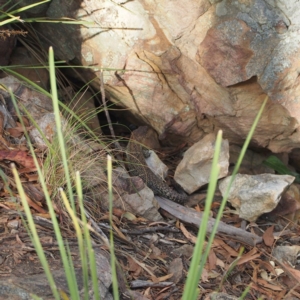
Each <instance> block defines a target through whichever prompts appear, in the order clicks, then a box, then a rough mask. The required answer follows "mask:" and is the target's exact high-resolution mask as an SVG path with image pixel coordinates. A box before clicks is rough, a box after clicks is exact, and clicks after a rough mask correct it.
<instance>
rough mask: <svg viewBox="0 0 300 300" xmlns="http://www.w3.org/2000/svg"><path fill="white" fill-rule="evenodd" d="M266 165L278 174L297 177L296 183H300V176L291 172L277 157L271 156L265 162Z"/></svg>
mask: <svg viewBox="0 0 300 300" xmlns="http://www.w3.org/2000/svg"><path fill="white" fill-rule="evenodd" d="M263 164H264V165H266V166H268V167H269V168H271V169H273V170H275V171H276V172H277V173H278V174H281V175H291V176H294V177H296V179H295V182H297V183H300V174H299V173H297V172H293V171H291V170H290V169H289V168H288V167H287V166H286V165H285V164H284V163H283V162H282V161H281V160H280V159H279V158H278V157H277V156H275V155H270V156H269V157H268V158H267V159H266V160H265V161H264V162H263Z"/></svg>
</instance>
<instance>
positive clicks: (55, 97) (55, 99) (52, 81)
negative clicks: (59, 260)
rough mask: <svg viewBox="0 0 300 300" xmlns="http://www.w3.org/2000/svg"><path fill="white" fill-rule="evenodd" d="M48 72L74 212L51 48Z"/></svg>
mask: <svg viewBox="0 0 300 300" xmlns="http://www.w3.org/2000/svg"><path fill="white" fill-rule="evenodd" d="M49 72H50V86H51V93H52V102H53V111H54V115H55V124H56V132H57V137H58V141H59V145H60V154H61V158H62V163H63V167H64V173H65V176H66V181H67V188H68V195H69V200H70V201H71V206H72V209H73V211H75V202H74V195H73V189H72V180H71V177H70V170H69V165H68V159H67V153H66V146H65V140H64V136H63V131H62V121H61V118H60V110H59V104H58V95H57V88H56V77H55V64H54V52H53V49H52V47H50V48H49Z"/></svg>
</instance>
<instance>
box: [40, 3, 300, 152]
mask: <svg viewBox="0 0 300 300" xmlns="http://www.w3.org/2000/svg"><path fill="white" fill-rule="evenodd" d="M47 16H48V17H50V18H55V17H56V18H57V17H61V16H69V17H75V18H80V19H82V20H85V21H88V22H90V23H89V24H85V25H86V26H85V27H84V26H82V27H80V28H79V26H78V25H77V27H76V25H74V26H72V25H63V24H42V25H37V26H38V27H37V28H38V29H39V30H40V31H42V33H43V35H44V36H46V40H47V42H45V43H46V44H47V45H50V44H51V45H53V46H54V49H55V53H56V54H57V56H58V57H59V58H60V59H64V60H67V61H73V62H77V63H82V64H83V65H96V66H99V67H100V66H102V67H103V68H110V69H113V70H106V71H105V73H104V80H105V85H106V90H107V91H108V92H109V94H110V97H111V99H112V100H113V101H115V102H117V103H119V104H121V105H122V106H124V107H128V108H129V109H130V111H131V112H132V114H134V115H136V116H138V118H139V119H141V120H143V121H145V122H146V123H148V124H149V125H151V126H152V127H153V128H155V129H156V130H157V132H158V133H159V134H160V135H161V137H168V138H169V141H170V142H171V143H174V144H175V143H179V142H181V141H183V140H185V141H191V142H195V141H198V140H199V139H200V138H201V137H202V136H203V135H204V134H206V133H210V132H213V131H216V130H217V129H219V128H222V129H223V130H224V137H225V138H228V139H229V141H231V142H232V141H233V142H237V143H242V141H243V140H244V139H245V136H246V134H247V133H248V131H249V128H250V126H251V124H252V122H253V119H254V118H255V116H256V114H257V111H258V109H259V107H260V106H261V104H262V101H263V99H264V98H265V97H266V96H267V95H268V96H269V100H268V103H267V106H266V109H265V111H264V114H263V116H262V119H261V121H260V123H259V125H258V129H257V131H256V133H255V136H254V143H256V145H259V146H262V147H267V148H269V149H270V150H272V151H273V152H283V151H290V150H291V149H293V148H297V147H299V146H300V132H299V124H298V123H299V120H300V101H299V100H298V98H299V93H300V85H299V80H300V79H299V78H300V77H299V76H298V73H299V67H300V59H299V57H300V56H299V54H300V35H299V28H300V27H299V25H300V3H299V2H297V1H283V0H278V1H273V0H265V1H263V0H252V1H242V0H238V1H229V0H223V1H212V0H210V1H208V0H187V1H179V0H175V1H168V0H159V1H158V0H154V1H143V0H137V1H127V2H120V3H119V2H113V1H108V0H102V1H79V0H76V1H72V2H69V1H61V0H53V1H52V2H51V4H50V6H49V8H48V10H47ZM122 70H126V71H122ZM95 74H96V73H89V74H86V76H89V77H90V78H91V77H93V76H95ZM97 87H98V86H97Z"/></svg>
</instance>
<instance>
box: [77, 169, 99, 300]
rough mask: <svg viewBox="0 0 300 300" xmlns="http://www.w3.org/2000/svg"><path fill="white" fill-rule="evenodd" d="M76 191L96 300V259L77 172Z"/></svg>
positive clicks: (97, 296)
mask: <svg viewBox="0 0 300 300" xmlns="http://www.w3.org/2000/svg"><path fill="white" fill-rule="evenodd" d="M76 191H77V196H78V202H79V207H80V212H81V220H82V222H83V234H84V240H85V244H86V246H87V254H88V261H89V266H90V271H91V277H92V286H93V291H94V299H96V300H98V299H100V294H99V286H98V276H97V269H96V259H95V253H94V249H93V247H92V242H91V237H90V233H89V229H88V226H87V219H86V216H85V211H84V206H83V194H82V185H81V179H80V175H79V172H78V171H77V172H76Z"/></svg>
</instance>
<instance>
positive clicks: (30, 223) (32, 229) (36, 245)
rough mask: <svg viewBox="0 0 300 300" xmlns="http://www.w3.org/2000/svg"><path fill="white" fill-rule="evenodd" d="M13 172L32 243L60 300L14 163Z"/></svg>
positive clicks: (54, 294) (53, 291)
mask: <svg viewBox="0 0 300 300" xmlns="http://www.w3.org/2000/svg"><path fill="white" fill-rule="evenodd" d="M12 173H13V175H14V178H15V182H16V186H17V189H18V193H19V195H20V198H21V202H22V205H23V208H24V211H25V214H26V217H27V221H28V226H29V228H30V232H31V235H32V237H33V238H32V243H33V244H34V248H35V250H36V253H37V255H38V257H39V260H40V262H41V264H42V266H43V269H44V272H45V274H46V277H47V279H48V282H49V285H50V288H51V291H52V293H53V296H54V297H55V299H57V300H58V299H60V296H59V293H58V291H57V287H56V284H55V282H54V279H53V276H52V274H51V271H50V267H49V264H48V261H47V258H46V256H45V253H44V250H43V247H42V244H41V242H40V239H39V236H38V233H37V230H36V227H35V224H34V221H33V217H32V214H31V211H30V208H29V205H28V203H27V200H26V195H25V192H24V189H23V186H22V183H21V180H20V177H19V174H18V172H17V169H16V167H15V165H14V164H13V167H12Z"/></svg>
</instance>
